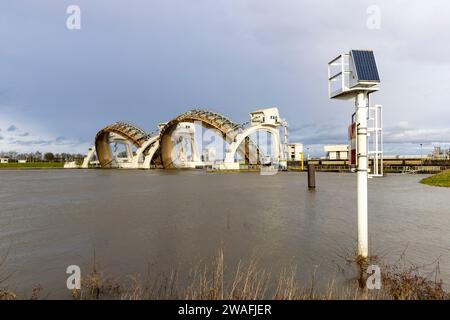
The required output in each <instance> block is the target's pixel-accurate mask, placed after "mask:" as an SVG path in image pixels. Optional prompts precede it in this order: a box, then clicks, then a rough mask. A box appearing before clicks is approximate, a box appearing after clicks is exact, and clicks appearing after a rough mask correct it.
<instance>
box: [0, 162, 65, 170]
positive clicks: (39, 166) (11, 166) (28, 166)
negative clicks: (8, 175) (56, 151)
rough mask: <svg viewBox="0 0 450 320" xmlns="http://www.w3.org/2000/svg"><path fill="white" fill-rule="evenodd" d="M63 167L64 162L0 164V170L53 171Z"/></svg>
mask: <svg viewBox="0 0 450 320" xmlns="http://www.w3.org/2000/svg"><path fill="white" fill-rule="evenodd" d="M63 167H64V162H26V163H18V162H10V163H0V169H54V168H63Z"/></svg>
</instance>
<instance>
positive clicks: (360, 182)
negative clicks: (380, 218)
mask: <svg viewBox="0 0 450 320" xmlns="http://www.w3.org/2000/svg"><path fill="white" fill-rule="evenodd" d="M367 102H368V95H367V93H365V92H362V93H358V95H357V97H356V125H357V138H356V144H357V150H358V155H357V159H358V162H357V188H358V255H359V256H361V257H363V258H367V256H368V251H369V249H368V248H369V245H368V218H367V169H368V165H367V164H368V162H367V109H368V106H367Z"/></svg>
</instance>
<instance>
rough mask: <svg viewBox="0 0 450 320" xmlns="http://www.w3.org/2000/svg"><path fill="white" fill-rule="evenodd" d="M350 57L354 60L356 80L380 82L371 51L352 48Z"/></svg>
mask: <svg viewBox="0 0 450 320" xmlns="http://www.w3.org/2000/svg"><path fill="white" fill-rule="evenodd" d="M352 57H353V61H354V62H355V68H356V73H357V76H358V81H376V82H380V76H379V75H378V69H377V64H376V62H375V56H374V55H373V51H367V50H352Z"/></svg>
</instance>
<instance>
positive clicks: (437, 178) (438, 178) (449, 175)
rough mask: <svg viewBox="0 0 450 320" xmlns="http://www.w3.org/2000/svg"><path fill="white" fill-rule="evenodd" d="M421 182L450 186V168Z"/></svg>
mask: <svg viewBox="0 0 450 320" xmlns="http://www.w3.org/2000/svg"><path fill="white" fill-rule="evenodd" d="M420 183H423V184H427V185H430V186H436V187H450V170H446V171H443V172H441V173H438V174H435V175H434V176H431V177H428V178H425V179H422V180H421V181H420Z"/></svg>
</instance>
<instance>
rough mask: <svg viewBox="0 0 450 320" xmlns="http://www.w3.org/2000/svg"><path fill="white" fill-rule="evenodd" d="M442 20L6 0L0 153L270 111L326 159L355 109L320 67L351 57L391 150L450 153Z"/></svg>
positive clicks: (228, 5) (387, 4) (386, 12)
mask: <svg viewBox="0 0 450 320" xmlns="http://www.w3.org/2000/svg"><path fill="white" fill-rule="evenodd" d="M71 4H76V5H78V6H79V7H80V8H81V30H69V29H67V28H66V19H67V17H68V14H66V9H67V7H68V6H69V5H71ZM372 5H376V6H377V8H379V10H380V18H381V20H380V27H381V28H380V29H370V28H368V27H367V19H368V18H369V17H370V16H371V14H370V13H368V12H367V9H368V8H369V7H370V6H372ZM449 16H450V3H449V2H448V1H444V0H440V1H433V2H431V1H419V0H414V1H409V0H408V1H400V0H398V1H388V0H383V1H357V0H351V1H345V2H343V1H338V0H329V1H320V2H318V1H295V0H286V1H273V0H272V1H268V0H247V1H237V0H236V1H226V0H216V1H207V0H199V1H186V0H185V1H182V0H176V1H173V0H169V1H136V0H133V1H111V0H109V1H106V0H102V1H99V0H89V1H88V0H80V1H77V0H75V1H50V0H45V1H44V0H41V1H33V2H29V1H24V0H22V1H20V0H4V1H2V3H1V4H0V39H1V40H2V45H1V46H0V151H11V150H14V151H18V152H26V151H36V150H39V151H41V152H45V151H53V152H82V153H86V151H87V148H88V147H89V146H90V145H92V143H93V139H94V136H95V134H96V132H97V131H99V130H100V129H102V128H103V127H104V126H106V125H108V124H110V123H112V122H115V121H119V120H125V121H129V122H133V123H135V124H137V125H138V126H140V127H142V128H144V129H146V130H148V131H153V130H154V129H155V128H156V125H157V124H158V123H160V122H164V121H168V120H170V119H172V118H174V117H176V116H177V115H178V114H181V113H183V112H185V111H187V110H189V109H191V108H207V109H211V110H215V111H217V112H220V113H223V114H225V115H227V116H228V117H230V118H231V119H233V120H235V121H236V122H245V121H247V120H248V113H249V112H250V111H252V110H254V109H256V108H261V107H269V106H277V107H278V108H279V110H280V115H281V116H282V117H283V118H285V119H286V120H287V121H288V123H289V130H290V132H289V138H290V141H291V142H301V143H303V144H304V145H305V146H309V147H310V148H311V153H312V154H315V155H321V154H322V153H323V150H322V145H323V144H334V143H347V126H348V124H349V121H350V117H351V114H352V112H353V103H352V101H335V100H330V99H328V95H327V62H328V61H329V60H330V59H331V58H333V57H335V56H336V55H338V54H339V53H342V52H347V51H348V50H349V49H352V48H361V49H366V48H367V49H373V50H374V52H375V56H376V59H377V63H378V68H379V71H380V76H381V81H382V83H381V90H380V91H379V92H377V93H375V94H373V95H372V96H371V101H372V103H374V104H375V103H377V104H382V105H383V113H384V114H383V120H384V129H385V131H384V142H385V145H384V148H385V151H386V153H387V154H419V152H420V148H419V144H420V143H422V144H423V150H424V152H428V151H431V149H432V147H433V146H434V145H440V146H442V147H447V148H448V147H450V125H449V123H450V121H449V120H450V108H449V103H448V102H447V100H448V99H447V97H446V95H447V93H448V92H450V90H449V89H450V42H449V41H447V38H448V36H447V34H448V33H449V32H450V19H448V17H449Z"/></svg>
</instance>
